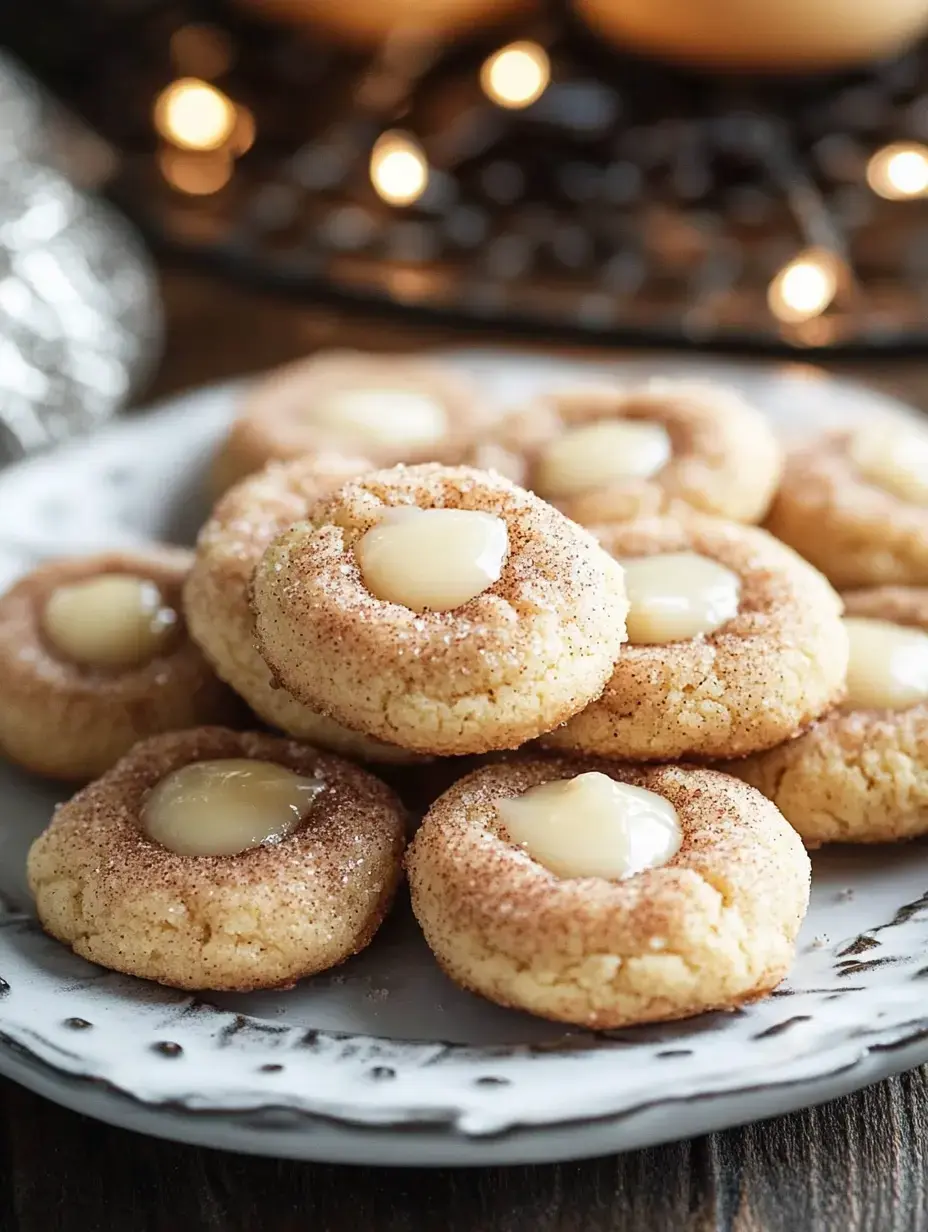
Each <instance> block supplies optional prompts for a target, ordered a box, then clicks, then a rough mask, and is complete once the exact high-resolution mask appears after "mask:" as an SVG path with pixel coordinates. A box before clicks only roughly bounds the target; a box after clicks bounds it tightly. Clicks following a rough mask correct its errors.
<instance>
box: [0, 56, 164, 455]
mask: <svg viewBox="0 0 928 1232" xmlns="http://www.w3.org/2000/svg"><path fill="white" fill-rule="evenodd" d="M78 131H79V129H78V127H77V126H75V125H74V123H73V121H69V120H64V119H63V118H62V117H61V113H60V112H59V111H58V109H57V108H56V107H55V106H54V105H53V104H51V103H50V102H49V101H48V100H46V99H44V98H43V97H42V94H41V92H40V91H39V90H38V88H37V87H35V85H34V83H32V82H30V80H29V79H28V78H27V77H26V76H25V75H24V73H23V71H22V70H21V69H20V68H19V67H18V66H13V65H11V64H10V62H9V61H8V60H6V59H4V58H2V57H0V461H9V460H10V459H12V458H16V457H19V456H22V455H23V454H25V453H28V452H31V451H32V450H35V449H40V448H42V447H44V446H47V445H49V444H52V443H53V442H55V441H58V440H62V439H64V438H66V437H68V436H71V435H74V434H78V433H82V432H86V431H88V430H89V429H91V428H93V427H94V426H95V425H97V424H98V423H100V422H101V421H103V420H105V419H107V418H108V417H109V416H111V415H112V414H114V412H115V411H117V410H118V409H119V408H120V407H121V406H123V405H124V404H125V403H126V401H127V399H128V398H129V396H130V395H131V393H132V392H133V391H134V390H135V389H136V388H137V387H138V385H139V384H140V382H141V381H142V380H143V379H144V377H145V375H146V374H147V372H148V371H149V369H150V367H151V365H152V363H153V362H154V360H155V358H156V357H157V354H158V352H159V349H160V341H161V316H160V308H159V302H158V296H157V291H156V281H155V277H154V272H153V269H152V266H151V263H150V261H149V259H148V256H147V254H146V252H145V250H144V248H143V246H142V244H141V243H140V241H139V239H138V238H137V237H136V235H135V233H134V231H133V230H132V228H131V227H130V226H129V224H128V223H127V222H126V221H125V220H124V219H123V218H122V217H121V216H120V215H119V214H118V213H117V212H116V211H115V210H113V209H112V208H111V207H110V206H108V205H106V204H105V203H104V202H102V201H100V200H99V199H97V198H95V197H93V196H91V195H89V194H87V193H85V192H83V191H81V190H80V189H79V188H77V187H76V186H75V183H74V181H73V177H70V176H68V175H67V174H65V173H64V170H63V169H62V168H64V167H66V166H67V161H68V153H69V151H71V152H73V148H74V146H73V141H71V140H69V137H70V136H71V135H73V134H75V133H77V132H78ZM87 148H90V147H89V146H88V147H87ZM53 161H54V162H55V163H57V166H54V165H52V163H53Z"/></svg>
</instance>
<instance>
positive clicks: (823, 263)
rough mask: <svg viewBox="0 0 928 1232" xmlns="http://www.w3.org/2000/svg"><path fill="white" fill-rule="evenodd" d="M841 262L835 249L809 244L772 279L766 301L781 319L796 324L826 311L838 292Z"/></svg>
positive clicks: (788, 323)
mask: <svg viewBox="0 0 928 1232" xmlns="http://www.w3.org/2000/svg"><path fill="white" fill-rule="evenodd" d="M840 268H841V263H840V260H839V258H838V257H836V256H835V254H834V253H833V252H829V251H828V249H824V248H808V249H806V251H805V252H801V253H799V254H798V255H797V256H795V257H794V258H793V259H792V261H789V262H788V263H787V264H786V265H784V266H783V268H782V269H781V270H780V272H779V273H778V274H777V275H776V276H775V277H774V278H773V279H772V281H771V283H770V287H769V288H768V291H767V303H768V304H769V305H770V311H771V312H772V313H773V315H774V316H775V317H776V318H777V320H778V321H783V322H784V324H787V325H797V324H799V323H800V322H802V321H809V320H811V319H812V318H813V317H817V316H819V315H820V314H821V313H823V312H824V311H825V309H826V308H827V307H828V305H829V304H830V303H831V301H832V300H833V299H834V297H835V295H836V294H837V292H838V275H839V272H840Z"/></svg>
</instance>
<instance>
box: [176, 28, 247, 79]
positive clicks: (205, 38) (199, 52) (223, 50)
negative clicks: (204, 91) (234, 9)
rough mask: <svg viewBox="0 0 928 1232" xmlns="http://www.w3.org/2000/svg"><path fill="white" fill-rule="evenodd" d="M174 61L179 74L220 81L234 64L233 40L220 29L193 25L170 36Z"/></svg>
mask: <svg viewBox="0 0 928 1232" xmlns="http://www.w3.org/2000/svg"><path fill="white" fill-rule="evenodd" d="M171 60H172V62H173V64H174V68H175V70H176V71H177V72H178V73H185V74H190V75H191V76H195V77H205V78H206V80H207V81H209V80H210V79H211V78H213V77H221V76H222V74H223V73H227V72H228V71H229V69H230V68H231V67H232V65H233V63H234V61H235V50H234V48H233V45H232V39H231V38H230V37H229V35H228V34H226V32H225V30H222V29H220V28H219V26H213V25H209V24H208V23H206V22H191V23H190V24H189V25H186V26H181V27H180V28H179V29H178V30H175V31H174V33H173V34H172V35H171Z"/></svg>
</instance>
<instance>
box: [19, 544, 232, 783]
mask: <svg viewBox="0 0 928 1232" xmlns="http://www.w3.org/2000/svg"><path fill="white" fill-rule="evenodd" d="M191 559H192V557H191V554H190V553H189V552H186V551H183V550H181V549H180V548H168V547H155V546H153V547H150V548H146V549H144V550H138V551H131V552H106V553H103V554H101V555H99V556H89V557H80V558H69V559H67V560H56V561H51V562H49V563H47V564H44V565H41V566H40V567H39V568H38V569H35V570H34V571H33V572H32V573H29V574H27V575H26V576H25V577H23V578H21V579H20V580H19V581H18V582H16V583H15V585H14V586H13V587H12V588H11V589H10V590H8V591H7V592H6V594H5V595H3V596H2V597H0V678H2V680H3V696H2V701H0V749H2V750H3V753H4V754H5V755H6V756H7V757H9V758H10V759H11V760H12V761H15V762H18V763H19V764H20V765H21V766H24V767H25V768H26V769H28V770H33V771H35V772H36V773H38V774H44V775H48V776H49V777H52V778H60V779H65V780H74V781H80V780H82V779H91V778H94V777H96V776H97V775H99V774H102V773H103V772H104V771H105V770H108V769H109V768H110V766H112V765H113V763H114V762H115V761H116V760H117V759H118V758H120V757H122V755H123V754H124V753H125V752H127V751H128V750H129V749H130V748H131V747H132V745H133V744H135V742H136V741H137V740H141V739H143V738H145V737H146V736H152V735H155V734H157V733H158V732H164V731H171V730H173V729H174V728H179V727H190V726H193V725H196V724H201V723H220V722H229V721H231V720H233V719H236V718H238V711H239V709H240V707H239V705H238V703H237V701H236V699H235V698H234V697H233V695H232V694H231V693H230V692H229V690H228V689H226V688H225V686H224V685H222V684H221V683H220V682H219V681H218V680H217V679H216V677H215V676H214V674H213V672H212V670H211V669H210V667H209V665H208V664H207V662H206V660H205V659H204V658H203V656H202V655H201V654H200V651H199V650H198V649H197V647H196V646H195V645H194V644H193V642H192V641H191V640H190V637H189V636H188V634H187V631H186V629H185V627H184V623H183V620H182V618H181V616H180V610H181V602H180V601H181V587H182V585H183V581H184V578H185V577H186V575H187V571H188V569H189V568H190V562H191Z"/></svg>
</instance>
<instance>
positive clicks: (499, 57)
mask: <svg viewBox="0 0 928 1232" xmlns="http://www.w3.org/2000/svg"><path fill="white" fill-rule="evenodd" d="M550 80H551V61H550V60H549V59H548V53H547V52H546V51H545V49H544V48H543V47H541V46H540V45H539V44H538V43H530V42H521V43H510V44H509V46H508V47H501V48H500V49H499V51H496V52H494V53H493V55H492V56H490V57H489V59H487V60H485V61H484V63H483V67H482V68H481V70H480V85H481V86H482V87H483V92H484V94H486V96H487V98H489V99H492V101H493V102H494V103H498V104H499V106H500V107H509V108H511V109H513V110H515V109H518V108H520V107H528V106H530V105H531V104H532V103H534V102H535V100H536V99H539V98H541V96H542V94H544V92H545V90H546V89H547V86H548V82H549V81H550Z"/></svg>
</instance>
